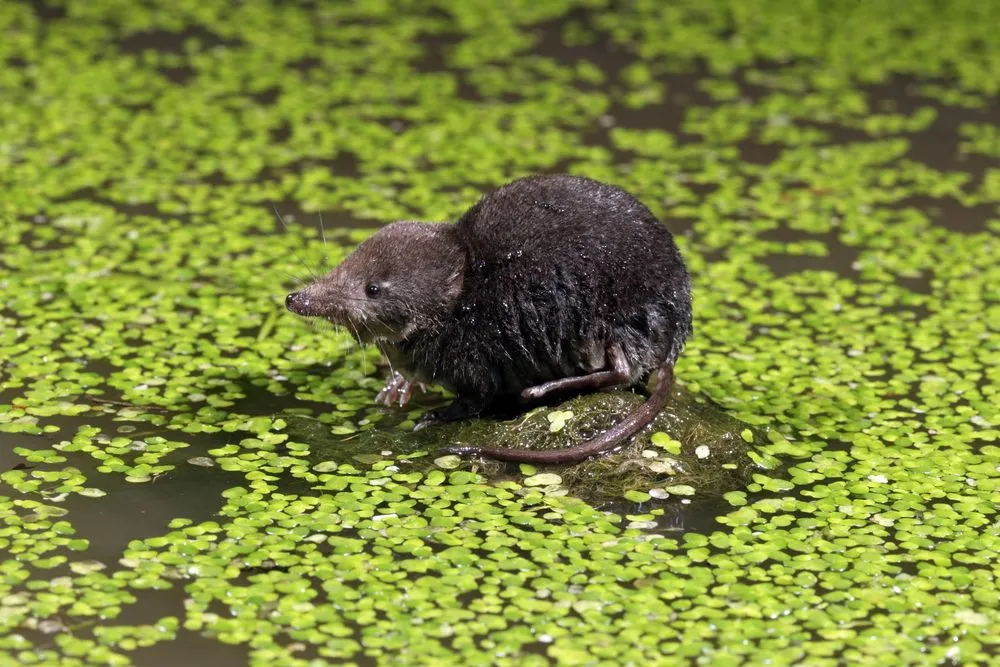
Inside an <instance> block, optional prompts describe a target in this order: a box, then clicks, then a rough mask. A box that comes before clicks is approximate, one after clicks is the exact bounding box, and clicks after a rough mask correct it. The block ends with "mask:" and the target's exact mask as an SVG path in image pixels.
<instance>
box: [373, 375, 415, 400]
mask: <svg viewBox="0 0 1000 667" xmlns="http://www.w3.org/2000/svg"><path fill="white" fill-rule="evenodd" d="M415 386H416V387H420V389H421V391H425V389H424V385H423V384H422V383H419V382H416V383H414V382H410V381H409V380H407V379H406V378H405V377H403V374H402V373H398V372H396V373H393V374H392V377H390V378H389V379H388V380H387V381H386V383H385V387H383V388H382V391H380V392H379V393H378V395H376V396H375V402H376V403H381V404H382V405H386V406H391V405H393V404H396V405H399V406H400V407H403V406H404V405H406V404H407V403H409V402H410V396H412V395H413V388H414V387H415Z"/></svg>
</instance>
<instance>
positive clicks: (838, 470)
mask: <svg viewBox="0 0 1000 667" xmlns="http://www.w3.org/2000/svg"><path fill="white" fill-rule="evenodd" d="M997 25H1000V5H998V4H997V3H983V2H977V1H974V0H953V1H951V2H948V3H940V2H934V1H932V0H917V1H915V2H911V3H908V4H906V6H905V8H901V7H900V5H899V4H898V3H890V2H874V1H869V0H864V1H862V2H857V1H856V0H831V1H828V2H820V1H815V2H764V1H754V0H717V1H716V0H713V1H712V2H708V3H703V2H700V1H698V2H695V1H694V0H690V1H688V0H684V1H682V2H671V3H663V2H660V1H659V0H635V1H634V2H621V3H610V2H605V1H604V0H551V1H546V2H533V1H528V0H507V1H505V2H492V1H486V0H476V1H474V2H469V1H467V0H434V1H433V2H407V1H400V2H388V1H379V0H373V1H371V2H359V3H322V2H315V3H313V2H303V3H280V2H274V1H273V0H246V1H245V2H241V3H230V2H224V1H222V0H197V1H192V0H182V1H180V2H169V3H168V2H162V1H160V0H147V1H144V2H119V1H116V0H33V1H29V0H4V2H2V3H0V63H2V64H3V67H0V119H2V121H0V191H2V192H3V196H2V197H0V664H2V665H6V664H24V665H30V664H44V665H89V664H111V665H129V664H141V665H159V664H163V665H168V664H170V665H172V664H176V663H177V662H179V661H181V660H183V659H193V658H197V659H198V660H200V661H208V660H211V661H213V662H216V663H218V664H244V663H246V662H247V661H249V662H250V663H251V664H254V665H268V664H280V665H290V666H294V665H307V664H322V663H323V662H324V661H330V662H351V663H356V664H374V663H378V664H387V663H389V662H393V663H399V664H450V663H455V664H497V665H505V664H510V665H513V664H517V665H534V664H539V665H541V664H551V663H557V664H574V665H575V664H581V665H584V664H615V665H622V664H649V663H654V664H691V663H692V662H703V663H705V664H713V665H736V664H765V663H766V664H772V665H776V664H800V663H808V664H810V665H824V664H842V663H851V664H869V665H898V664H914V663H944V664H982V663H985V662H987V661H989V660H991V659H993V660H995V659H996V656H997V654H998V644H1000V593H998V590H1000V582H998V579H1000V565H998V561H997V558H996V554H997V553H998V551H1000V521H998V516H997V507H998V505H1000V481H998V480H1000V445H998V443H997V438H998V435H1000V398H998V387H1000V365H998V364H997V362H996V360H997V359H998V358H1000V335H998V330H1000V287H998V285H1000V261H998V258H1000V241H998V232H1000V125H998V123H997V118H998V117H1000V42H998V41H997V40H996V35H995V27H996V26H997ZM539 171H548V172H551V171H568V172H570V173H575V174H581V175H587V176H590V177H593V178H598V179H601V180H606V181H609V182H613V183H616V184H618V185H621V186H623V187H625V188H627V189H629V190H630V191H632V192H634V193H635V194H636V195H637V197H638V198H639V199H641V200H642V201H643V202H645V203H647V204H648V205H649V206H650V207H651V208H652V209H653V210H654V212H656V213H657V215H659V216H660V217H661V218H662V219H663V220H664V221H665V223H666V224H667V225H668V226H670V228H671V229H672V230H673V231H675V232H676V233H677V234H678V240H679V243H680V245H681V249H682V251H683V252H684V254H685V257H686V259H687V261H688V263H689V265H690V267H691V269H692V274H693V278H694V282H695V295H696V298H695V336H694V337H693V338H692V339H691V341H690V342H689V344H688V346H687V348H686V350H685V353H684V354H683V355H682V357H681V359H680V361H679V363H678V367H677V376H678V379H679V382H680V383H681V384H682V385H683V386H684V393H683V394H679V396H680V395H683V396H686V397H687V398H685V399H684V400H685V401H687V400H690V401H693V402H692V403H691V404H690V405H691V406H702V407H700V408H698V407H692V408H691V409H692V410H694V409H706V410H709V409H711V407H710V406H711V404H712V403H714V404H718V405H720V406H722V407H723V408H724V409H725V410H726V411H727V413H728V414H729V415H730V416H731V419H732V421H731V422H726V423H728V424H729V426H728V427H726V428H724V429H723V430H722V431H720V432H718V433H717V435H718V437H719V438H721V439H722V440H721V441H722V442H728V443H729V444H730V445H731V446H732V447H733V449H732V450H728V451H729V452H730V453H735V454H734V455H733V458H731V459H725V461H721V462H720V467H719V468H717V469H716V470H724V471H727V474H728V473H729V472H731V473H732V476H731V477H726V478H725V479H724V480H722V482H720V484H719V485H718V486H716V487H713V488H712V489H711V490H710V491H709V490H708V489H703V488H699V485H698V484H692V483H691V480H686V479H682V478H677V477H676V476H675V475H674V474H673V473H676V472H677V471H676V470H674V469H673V468H672V466H673V464H672V463H671V462H670V460H668V459H669V458H670V457H674V456H678V455H679V452H680V453H681V454H685V455H687V456H691V454H693V457H691V458H690V459H689V460H690V464H694V463H696V462H697V461H700V460H702V459H704V460H707V461H712V460H713V457H714V456H715V455H716V454H717V453H720V452H723V449H724V448H722V449H718V448H715V447H714V446H713V445H711V443H709V442H708V441H699V442H698V443H696V444H694V446H693V447H688V448H687V450H685V448H684V446H681V443H680V441H681V440H683V441H684V444H685V445H688V444H689V443H694V440H695V439H696V438H694V436H695V435H697V434H694V435H692V434H688V435H684V434H682V433H679V432H676V426H677V424H676V423H675V422H671V421H670V419H671V417H670V414H667V415H665V416H664V418H663V419H664V420H665V421H663V422H661V423H662V426H658V427H657V430H656V432H655V433H653V434H652V435H651V436H649V437H644V438H645V439H641V440H640V441H638V442H637V443H636V444H635V445H633V449H634V451H632V452H630V453H628V455H627V456H626V457H625V459H626V460H632V461H637V462H642V461H643V460H646V463H645V464H643V465H644V467H643V468H641V470H640V468H638V467H636V466H630V467H629V468H628V470H622V467H621V466H619V465H618V464H617V463H615V459H605V460H602V461H598V462H594V463H592V464H585V465H584V466H578V467H576V468H573V469H560V468H545V469H532V468H530V467H527V466H525V467H509V468H499V467H496V468H490V467H489V466H485V467H484V466H482V465H480V464H477V463H475V462H468V461H460V460H457V459H455V458H454V457H451V458H449V457H442V456H441V455H440V453H439V452H438V451H436V450H435V442H434V436H432V435H428V434H427V433H428V430H425V431H420V432H418V434H412V435H406V436H405V437H404V436H403V435H402V434H403V433H407V432H408V427H409V426H412V423H413V420H414V419H416V418H418V417H419V415H420V412H421V410H422V409H423V408H425V407H427V406H428V405H431V404H432V403H434V402H435V401H437V400H438V399H439V398H440V396H439V395H437V394H434V393H432V394H430V395H428V396H426V397H421V399H420V400H419V401H418V403H417V404H416V405H415V406H412V409H411V410H409V411H387V410H385V409H384V408H378V407H376V406H375V405H374V403H373V401H372V399H373V398H374V396H375V394H376V393H377V391H378V389H379V388H380V387H381V384H382V379H383V369H381V368H380V367H379V358H378V354H377V350H374V349H360V348H358V347H357V346H356V345H354V344H353V343H352V342H351V341H350V339H349V337H348V336H347V335H346V334H345V333H344V332H336V331H331V330H329V329H324V328H322V327H316V328H311V327H310V326H308V325H307V324H305V323H303V322H302V321H300V320H298V319H297V318H295V317H294V316H291V315H289V314H287V313H285V312H283V309H282V305H281V300H282V298H283V296H284V293H285V291H286V290H287V289H288V288H289V287H291V285H292V283H293V281H294V279H295V278H305V277H306V275H307V273H308V272H309V271H320V270H322V267H323V266H328V265H330V264H334V263H336V262H337V261H339V260H340V259H341V258H342V257H343V256H344V254H345V253H346V252H347V251H348V250H349V249H350V247H351V246H352V245H353V244H354V243H356V242H357V241H359V240H360V239H362V238H364V237H365V236H366V235H367V234H369V233H370V232H371V230H372V229H374V228H375V227H376V226H377V225H379V224H383V223H385V222H388V221H390V220H394V219H399V218H408V219H424V220H450V219H454V218H455V216H457V215H458V214H460V213H461V212H462V211H463V210H464V209H465V208H467V207H468V206H469V205H470V204H471V203H472V202H474V201H475V199H477V198H478V196H479V195H480V194H481V193H482V192H483V191H484V190H486V189H489V188H491V187H495V186H496V185H498V184H500V183H503V182H505V181H508V180H511V179H512V178H514V177H517V176H520V175H524V174H527V173H532V172H539ZM275 211H277V213H279V214H280V216H281V217H282V218H283V219H284V221H285V222H286V223H287V225H285V226H282V225H280V224H279V223H278V222H277V221H276V216H275ZM321 214H322V216H323V220H324V222H325V233H321V232H320V231H319V224H318V222H319V218H320V215H321ZM612 397H613V400H619V399H620V400H622V401H627V400H629V398H634V397H629V396H628V395H627V394H613V395H612ZM680 400H681V399H678V401H680ZM684 405H688V404H686V403H684V404H681V403H677V404H675V405H674V409H677V410H682V409H684ZM586 410H587V408H586V407H585V405H584V404H570V405H567V406H558V407H555V408H551V409H546V410H542V411H539V412H537V413H533V414H531V415H524V416H522V419H524V420H526V422H528V421H530V423H531V425H532V426H533V427H534V428H537V429H538V431H537V432H538V433H540V434H542V435H544V436H545V437H547V438H555V439H558V438H560V437H563V438H571V437H574V436H575V435H576V434H578V433H579V431H578V430H577V429H579V428H580V427H581V426H583V427H586V426H587V424H586V419H585V417H586V414H589V413H586V414H585V411H586ZM571 412H572V413H573V414H569V413H571ZM713 414H717V411H714V410H713ZM729 418H730V417H726V418H725V419H729ZM720 419H722V418H721V417H720ZM737 420H738V421H737ZM480 426H483V427H484V428H487V429H490V428H495V425H491V424H488V423H487V424H481V425H480ZM734 433H735V434H736V435H738V436H739V439H740V440H742V441H743V443H742V444H741V443H739V442H736V441H735V440H734V439H733V438H732V434H734ZM546 434H547V435H546ZM701 435H702V436H704V434H701ZM688 436H691V437H690V438H689V437H688ZM437 437H439V438H441V437H444V436H442V432H439V434H438V436H437ZM447 437H460V435H458V434H450V435H448V436H447ZM712 437H715V436H712ZM411 438H412V440H411ZM420 438H423V440H421V439H420ZM691 438H694V439H691ZM712 442H716V441H712ZM402 443H409V445H412V446H403V444H402ZM702 446H706V447H708V448H709V453H708V454H709V455H708V456H703V454H705V450H704V449H700V447H702ZM744 448H745V449H744ZM645 451H650V452H652V453H653V455H652V456H650V455H645V454H644V452H645ZM744 451H745V454H744ZM664 452H665V453H666V454H664ZM723 453H724V452H723ZM668 455H669V456H668ZM617 461H618V462H619V463H620V462H621V461H622V459H621V458H620V459H618V460H617ZM651 463H652V464H655V465H656V466H657V467H652V468H651V467H650V465H651ZM721 463H724V464H726V465H728V467H723V466H722V465H721ZM602 466H603V467H602ZM637 470H639V471H640V472H641V474H639V473H638V472H636V471H637ZM595 480H597V482H595ZM612 480H614V481H615V483H617V484H620V486H615V485H614V484H611V483H610V481H612Z"/></svg>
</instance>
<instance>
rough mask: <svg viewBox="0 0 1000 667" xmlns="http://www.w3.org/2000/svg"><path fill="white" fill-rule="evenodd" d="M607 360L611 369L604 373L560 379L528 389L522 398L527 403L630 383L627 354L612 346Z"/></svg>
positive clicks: (630, 371)
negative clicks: (556, 394) (556, 393)
mask: <svg viewBox="0 0 1000 667" xmlns="http://www.w3.org/2000/svg"><path fill="white" fill-rule="evenodd" d="M606 354H607V360H608V363H609V365H610V366H611V368H609V369H608V370H604V371H597V372H596V373H590V374H589V375H575V376H573V377H568V378H559V379H558V380H552V381H551V382H546V383H544V384H539V385H535V386H534V387H528V388H527V389H524V390H523V391H522V392H521V398H523V399H524V400H526V401H533V400H537V399H539V398H542V397H543V396H545V395H547V394H550V393H552V392H555V391H569V390H580V389H601V388H603V387H613V386H615V385H619V384H626V383H628V381H629V379H630V378H631V375H632V367H631V365H630V364H629V363H628V359H626V358H625V353H624V352H622V350H621V348H620V347H618V346H617V345H612V346H610V347H608V349H607V352H606Z"/></svg>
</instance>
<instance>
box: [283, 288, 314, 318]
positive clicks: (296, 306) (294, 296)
mask: <svg viewBox="0 0 1000 667" xmlns="http://www.w3.org/2000/svg"><path fill="white" fill-rule="evenodd" d="M308 305H309V300H308V299H305V298H303V297H302V292H292V293H291V294H289V295H288V296H286V297H285V308H287V309H288V310H290V311H292V312H293V313H295V314H296V315H301V314H302V309H303V308H304V307H306V306H308Z"/></svg>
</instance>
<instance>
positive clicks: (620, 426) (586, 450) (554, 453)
mask: <svg viewBox="0 0 1000 667" xmlns="http://www.w3.org/2000/svg"><path fill="white" fill-rule="evenodd" d="M673 384H674V365H673V363H671V362H669V361H668V362H666V363H664V364H663V365H662V366H660V367H659V369H658V370H657V372H656V385H655V386H654V387H653V393H652V394H650V396H649V398H648V399H646V402H645V403H643V404H642V405H640V406H639V407H638V408H636V409H635V410H633V411H632V412H631V413H629V415H628V416H627V417H625V418H624V419H623V420H621V421H620V422H618V423H617V424H615V425H614V426H612V427H611V428H609V429H608V430H607V431H605V432H604V433H602V434H601V435H599V436H597V437H595V438H593V439H591V440H588V441H587V442H584V443H582V444H579V445H575V446H573V447H566V448H565V449H541V450H536V449H507V448H504V447H474V446H473V447H451V448H450V449H449V450H448V451H449V452H451V453H452V454H459V455H464V456H470V455H471V456H485V457H487V458H491V459H497V460H499V461H514V462H517V463H579V462H580V461H583V460H585V459H588V458H590V457H591V456H597V455H598V454H604V453H605V452H608V451H611V450H613V449H616V448H618V447H620V446H621V445H623V444H625V443H626V442H627V441H628V439H629V438H631V437H632V436H633V435H635V434H636V433H638V432H639V431H641V430H642V429H643V428H644V427H645V426H647V425H648V424H649V423H650V422H651V421H653V418H654V417H656V415H657V414H659V412H660V410H662V409H663V406H664V405H666V404H667V399H668V398H669V397H670V391H671V389H672V388H673Z"/></svg>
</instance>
